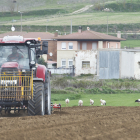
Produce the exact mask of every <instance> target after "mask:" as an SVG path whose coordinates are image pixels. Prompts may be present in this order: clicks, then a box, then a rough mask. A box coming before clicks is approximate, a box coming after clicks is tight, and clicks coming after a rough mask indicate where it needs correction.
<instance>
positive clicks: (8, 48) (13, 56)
mask: <svg viewBox="0 0 140 140" xmlns="http://www.w3.org/2000/svg"><path fill="white" fill-rule="evenodd" d="M0 60H1V61H0V66H2V65H3V64H4V63H5V62H18V64H19V66H20V67H21V68H24V69H29V57H28V47H27V46H26V45H14V44H13V45H11V44H10V45H8V44H5V45H3V46H2V45H0Z"/></svg>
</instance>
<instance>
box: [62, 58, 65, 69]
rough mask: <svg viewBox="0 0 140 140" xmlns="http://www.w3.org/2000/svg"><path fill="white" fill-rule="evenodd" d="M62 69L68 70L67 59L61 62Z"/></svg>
mask: <svg viewBox="0 0 140 140" xmlns="http://www.w3.org/2000/svg"><path fill="white" fill-rule="evenodd" d="M61 67H63V68H66V60H65V59H62V60H61Z"/></svg>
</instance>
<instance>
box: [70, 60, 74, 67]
mask: <svg viewBox="0 0 140 140" xmlns="http://www.w3.org/2000/svg"><path fill="white" fill-rule="evenodd" d="M72 66H73V60H72V59H70V60H69V67H72Z"/></svg>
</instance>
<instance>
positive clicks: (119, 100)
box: [51, 93, 140, 107]
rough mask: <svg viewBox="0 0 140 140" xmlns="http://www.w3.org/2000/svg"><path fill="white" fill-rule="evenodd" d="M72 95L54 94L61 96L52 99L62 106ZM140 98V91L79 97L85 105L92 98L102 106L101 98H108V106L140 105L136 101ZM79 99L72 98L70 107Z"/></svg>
mask: <svg viewBox="0 0 140 140" xmlns="http://www.w3.org/2000/svg"><path fill="white" fill-rule="evenodd" d="M70 96H71V95H64V94H52V95H51V97H52V98H53V99H55V98H57V99H58V98H60V100H59V101H52V102H53V104H54V103H57V104H59V103H61V105H62V107H66V104H65V99H66V98H69V97H70ZM139 98H140V94H139V93H135V94H94V95H93V94H92V95H91V94H82V95H81V97H80V98H79V99H81V100H83V106H90V101H89V100H90V99H93V100H94V106H101V104H100V99H103V100H106V103H107V106H139V104H138V103H135V100H136V99H139ZM62 99H63V100H62ZM79 99H74V100H70V102H69V107H72V106H78V101H79Z"/></svg>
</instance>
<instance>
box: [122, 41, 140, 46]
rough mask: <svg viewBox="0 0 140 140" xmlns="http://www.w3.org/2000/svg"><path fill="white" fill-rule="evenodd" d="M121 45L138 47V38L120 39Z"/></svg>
mask: <svg viewBox="0 0 140 140" xmlns="http://www.w3.org/2000/svg"><path fill="white" fill-rule="evenodd" d="M121 46H122V47H124V46H127V47H140V40H126V41H121Z"/></svg>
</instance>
